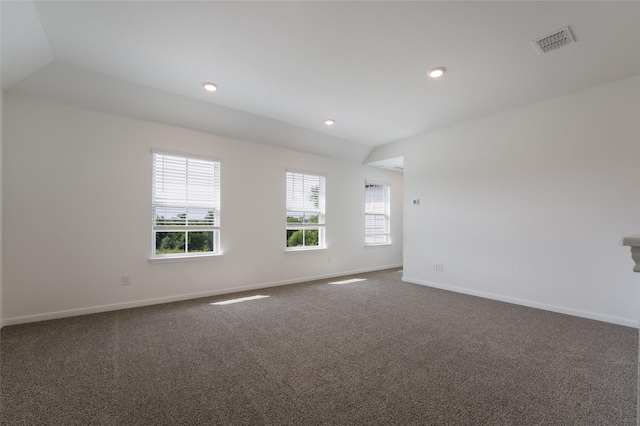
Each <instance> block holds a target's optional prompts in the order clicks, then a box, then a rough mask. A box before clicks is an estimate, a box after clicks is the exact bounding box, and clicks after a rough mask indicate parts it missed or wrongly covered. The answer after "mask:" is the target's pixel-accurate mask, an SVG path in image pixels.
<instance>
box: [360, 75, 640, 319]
mask: <svg viewBox="0 0 640 426" xmlns="http://www.w3.org/2000/svg"><path fill="white" fill-rule="evenodd" d="M639 123H640V77H634V78H631V79H627V80H622V81H618V82H615V83H612V84H608V85H605V86H600V87H595V88H592V89H589V90H586V91H582V92H579V93H575V94H572V95H569V96H564V97H561V98H556V99H553V100H550V101H547V102H543V103H538V104H535V105H530V106H527V107H524V108H519V109H517V110H512V111H510V112H507V113H504V114H500V115H495V116H492V117H488V118H485V119H481V120H478V121H474V122H470V123H467V124H465V125H461V126H457V127H453V128H449V129H446V130H443V131H439V132H436V133H432V134H426V135H421V136H419V137H415V138H412V139H410V140H408V141H403V142H402V143H401V144H399V145H400V146H401V147H402V150H403V151H404V152H403V153H404V158H405V169H404V171H405V173H404V188H405V198H406V200H405V201H406V203H405V216H404V219H405V220H404V230H405V238H404V243H405V249H404V255H405V256H404V257H405V259H404V279H405V280H406V281H409V282H414V283H419V284H425V285H431V286H435V287H442V288H447V289H451V290H455V291H461V292H465V293H470V294H475V295H481V296H485V297H490V298H496V299H501V300H507V301H510V302H515V303H520V304H524V305H529V306H535V307H539V308H543V309H549V310H554V311H559V312H566V313H570V314H574V315H578V316H584V317H588V318H594V319H599V320H604V321H609V322H614V323H619V324H626V325H631V326H637V320H638V309H639V308H638V307H639V303H638V302H639V300H640V299H639V296H640V285H639V284H640V282H639V279H638V278H639V277H638V276H637V275H635V276H634V274H633V272H632V268H633V262H632V260H631V257H630V253H629V248H628V247H622V246H621V245H620V239H621V237H623V236H626V235H630V234H634V233H636V232H638V231H639V226H638V225H639V223H640V222H639V219H640V163H639V160H640V124H639ZM385 149H387V150H389V149H390V147H386V148H385ZM396 154H397V153H396ZM370 158H371V157H370ZM412 198H419V199H420V205H419V206H411V205H409V200H410V199H412ZM433 263H442V264H443V265H444V270H443V271H442V272H438V271H434V270H433V269H432V264H433Z"/></svg>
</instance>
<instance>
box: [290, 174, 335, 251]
mask: <svg viewBox="0 0 640 426" xmlns="http://www.w3.org/2000/svg"><path fill="white" fill-rule="evenodd" d="M290 175H298V176H299V177H301V178H302V179H303V190H302V196H303V197H304V196H305V195H306V194H304V192H305V189H304V185H305V184H304V179H305V177H308V178H309V180H314V179H318V180H319V181H320V182H318V184H319V189H318V190H319V192H318V201H317V202H318V205H317V206H316V207H315V208H308V207H306V206H305V205H306V202H307V201H306V200H305V201H302V200H299V199H298V200H293V199H292V198H293V196H295V195H296V194H292V193H290V183H289V182H290ZM326 188H327V178H326V176H325V175H323V174H320V173H313V172H303V171H299V170H291V169H287V170H286V172H285V234H286V240H285V251H286V252H288V253H293V252H306V251H314V250H324V249H326V248H327V246H326ZM297 195H298V196H300V192H299V191H298V192H297ZM301 201H302V202H303V206H302V207H300V205H299V204H298V205H294V203H300V202H301ZM308 201H311V202H313V200H312V199H311V198H310V199H309V200H308ZM290 213H293V214H295V215H297V216H302V217H303V220H302V222H290V221H289V217H290ZM307 215H309V216H308V217H309V218H310V219H311V218H313V217H316V216H317V222H312V221H306V220H305V219H304V218H306V217H307ZM316 230H317V231H318V245H313V246H307V245H301V246H292V247H289V246H288V240H289V238H290V235H289V232H290V231H293V232H296V231H303V238H304V235H305V233H306V232H305V231H316Z"/></svg>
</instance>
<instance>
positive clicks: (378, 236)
mask: <svg viewBox="0 0 640 426" xmlns="http://www.w3.org/2000/svg"><path fill="white" fill-rule="evenodd" d="M389 199H390V190H389V187H388V186H385V185H378V184H375V183H370V182H365V184H364V244H365V245H380V244H391V232H390V225H389V222H390V220H389Z"/></svg>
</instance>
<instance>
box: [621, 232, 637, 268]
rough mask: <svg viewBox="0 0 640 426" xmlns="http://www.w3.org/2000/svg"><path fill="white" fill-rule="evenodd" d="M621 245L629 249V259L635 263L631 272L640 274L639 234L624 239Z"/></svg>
mask: <svg viewBox="0 0 640 426" xmlns="http://www.w3.org/2000/svg"><path fill="white" fill-rule="evenodd" d="M622 245H623V246H629V247H631V258H632V259H633V261H634V262H635V263H636V265H635V266H634V267H633V272H640V234H635V235H629V236H628V237H624V238H623V239H622Z"/></svg>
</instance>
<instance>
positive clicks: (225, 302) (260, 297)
mask: <svg viewBox="0 0 640 426" xmlns="http://www.w3.org/2000/svg"><path fill="white" fill-rule="evenodd" d="M265 297H269V296H264V295H260V294H258V295H256V296H249V297H240V298H238V299H229V300H223V301H222V302H214V303H210V305H231V304H232V303H240V302H247V301H249V300H256V299H264V298H265Z"/></svg>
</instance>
